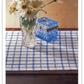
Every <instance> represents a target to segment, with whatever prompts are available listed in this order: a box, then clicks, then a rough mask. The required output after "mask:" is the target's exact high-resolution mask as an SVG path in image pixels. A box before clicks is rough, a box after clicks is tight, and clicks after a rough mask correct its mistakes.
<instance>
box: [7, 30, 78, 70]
mask: <svg viewBox="0 0 84 84" xmlns="http://www.w3.org/2000/svg"><path fill="white" fill-rule="evenodd" d="M5 38H6V70H7V71H10V70H11V71H16V70H18V71H19V70H25V71H26V70H27V71H29V70H78V31H59V32H58V39H57V40H56V41H52V42H49V43H47V42H45V41H43V40H41V39H39V38H36V41H37V45H36V46H35V47H34V48H33V49H30V48H25V47H24V46H22V44H21V39H22V35H21V31H6V37H5Z"/></svg>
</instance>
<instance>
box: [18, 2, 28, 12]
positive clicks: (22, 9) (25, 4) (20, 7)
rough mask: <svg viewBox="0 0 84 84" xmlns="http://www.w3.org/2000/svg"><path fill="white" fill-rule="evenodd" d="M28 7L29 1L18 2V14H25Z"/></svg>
mask: <svg viewBox="0 0 84 84" xmlns="http://www.w3.org/2000/svg"><path fill="white" fill-rule="evenodd" d="M28 7H29V0H24V1H18V4H17V9H18V11H19V12H26V11H27V9H28Z"/></svg>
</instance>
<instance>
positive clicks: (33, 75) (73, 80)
mask: <svg viewBox="0 0 84 84" xmlns="http://www.w3.org/2000/svg"><path fill="white" fill-rule="evenodd" d="M13 30H15V31H18V30H20V28H17V29H14V28H12V29H10V28H6V31H13ZM59 30H65V28H64V29H61V28H60V29H59ZM67 30H71V29H70V28H68V29H67ZM73 30H78V29H77V28H73ZM6 84H78V70H57V71H56V70H54V71H6Z"/></svg>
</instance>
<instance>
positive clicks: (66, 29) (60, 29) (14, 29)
mask: <svg viewBox="0 0 84 84" xmlns="http://www.w3.org/2000/svg"><path fill="white" fill-rule="evenodd" d="M5 31H21V28H5ZM58 31H78V28H58Z"/></svg>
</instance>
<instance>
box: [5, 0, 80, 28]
mask: <svg viewBox="0 0 84 84" xmlns="http://www.w3.org/2000/svg"><path fill="white" fill-rule="evenodd" d="M11 1H12V0H6V28H19V27H20V26H19V16H18V14H16V16H15V15H13V14H12V15H9V7H8V3H9V2H11ZM46 1H47V2H50V1H52V0H46ZM61 1H62V2H63V3H62V4H61V6H59V5H58V4H57V3H56V2H54V3H52V4H50V5H48V6H46V7H45V8H44V10H45V11H47V14H45V13H44V12H40V14H39V17H48V18H50V19H53V20H55V21H58V23H59V28H78V0H61Z"/></svg>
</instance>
